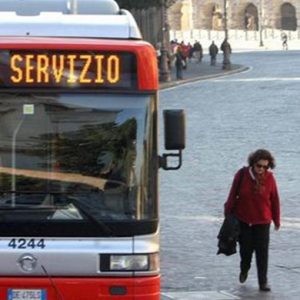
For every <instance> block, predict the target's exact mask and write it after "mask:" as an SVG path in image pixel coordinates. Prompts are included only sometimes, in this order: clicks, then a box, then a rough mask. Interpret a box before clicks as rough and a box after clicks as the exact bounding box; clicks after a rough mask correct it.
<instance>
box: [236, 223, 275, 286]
mask: <svg viewBox="0 0 300 300" xmlns="http://www.w3.org/2000/svg"><path fill="white" fill-rule="evenodd" d="M269 240H270V224H262V225H248V224H246V223H243V222H241V233H240V236H239V245H240V257H241V272H243V273H245V272H248V271H249V269H250V267H251V261H252V255H253V252H255V257H256V267H257V275H258V283H259V284H260V285H261V284H265V283H267V273H268V257H269Z"/></svg>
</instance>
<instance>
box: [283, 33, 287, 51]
mask: <svg viewBox="0 0 300 300" xmlns="http://www.w3.org/2000/svg"><path fill="white" fill-rule="evenodd" d="M281 40H282V50H287V49H288V44H287V40H288V37H287V34H286V33H285V32H282V33H281Z"/></svg>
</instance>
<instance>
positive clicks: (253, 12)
mask: <svg viewBox="0 0 300 300" xmlns="http://www.w3.org/2000/svg"><path fill="white" fill-rule="evenodd" d="M245 29H246V30H258V12H257V7H256V6H255V5H254V4H252V3H251V4H248V5H247V7H246V9H245Z"/></svg>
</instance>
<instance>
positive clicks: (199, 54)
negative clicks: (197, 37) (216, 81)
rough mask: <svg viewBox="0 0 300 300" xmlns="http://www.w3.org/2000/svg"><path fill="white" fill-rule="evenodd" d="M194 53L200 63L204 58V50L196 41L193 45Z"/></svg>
mask: <svg viewBox="0 0 300 300" xmlns="http://www.w3.org/2000/svg"><path fill="white" fill-rule="evenodd" d="M193 52H194V56H195V58H196V60H197V61H198V62H199V63H200V62H201V61H202V58H203V48H202V45H201V44H200V42H199V41H195V43H194V45H193Z"/></svg>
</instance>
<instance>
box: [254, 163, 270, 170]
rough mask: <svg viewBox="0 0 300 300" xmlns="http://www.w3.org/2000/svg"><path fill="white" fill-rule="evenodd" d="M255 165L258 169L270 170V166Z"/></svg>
mask: <svg viewBox="0 0 300 300" xmlns="http://www.w3.org/2000/svg"><path fill="white" fill-rule="evenodd" d="M255 166H256V167H257V168H258V169H262V168H263V169H264V170H268V169H269V166H266V165H261V164H255Z"/></svg>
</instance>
